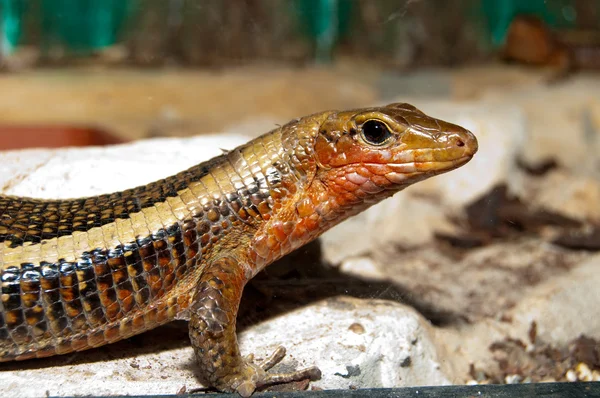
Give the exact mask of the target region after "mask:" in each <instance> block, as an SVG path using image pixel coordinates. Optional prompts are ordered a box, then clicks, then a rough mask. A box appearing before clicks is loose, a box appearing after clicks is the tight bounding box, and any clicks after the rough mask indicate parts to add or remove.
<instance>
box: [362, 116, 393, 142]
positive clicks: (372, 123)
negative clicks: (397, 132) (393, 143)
mask: <svg viewBox="0 0 600 398" xmlns="http://www.w3.org/2000/svg"><path fill="white" fill-rule="evenodd" d="M362 136H363V138H364V139H365V141H367V142H368V143H369V144H372V145H381V144H385V143H386V142H387V140H388V139H389V138H390V137H391V136H392V133H391V132H390V129H389V128H388V126H387V125H386V124H385V123H383V122H380V121H378V120H367V121H366V122H365V123H364V124H363V125H362Z"/></svg>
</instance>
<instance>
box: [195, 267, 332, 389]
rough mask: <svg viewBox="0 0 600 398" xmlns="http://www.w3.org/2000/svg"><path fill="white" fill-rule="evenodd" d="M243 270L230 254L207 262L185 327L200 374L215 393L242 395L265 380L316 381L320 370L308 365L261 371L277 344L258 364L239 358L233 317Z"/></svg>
mask: <svg viewBox="0 0 600 398" xmlns="http://www.w3.org/2000/svg"><path fill="white" fill-rule="evenodd" d="M245 270H246V267H244V266H241V264H239V263H238V261H236V260H235V259H234V258H231V257H222V258H220V259H219V260H217V261H214V262H212V263H211V264H209V265H208V266H207V268H206V269H205V270H204V272H203V274H202V276H201V278H200V280H199V283H198V286H197V287H196V291H195V294H194V298H193V303H192V306H191V314H190V323H189V329H190V340H191V342H192V346H193V347H194V352H195V354H196V359H197V361H198V363H199V365H200V374H201V376H202V378H203V379H204V380H205V381H206V382H208V383H210V384H211V385H212V386H214V387H216V388H217V389H219V390H221V391H226V392H234V391H237V392H238V393H239V394H240V395H241V396H243V397H249V396H250V395H252V393H253V392H254V390H256V389H257V388H259V387H262V386H266V385H270V384H276V383H287V382H291V381H298V380H304V379H307V378H308V379H311V380H315V379H318V378H319V377H320V376H321V372H320V370H319V369H318V368H317V367H314V366H313V367H310V368H306V369H302V370H299V371H296V372H292V373H288V374H269V373H267V370H268V369H269V368H271V367H272V366H274V365H275V364H277V363H278V362H279V361H280V360H281V359H282V358H283V356H284V355H285V350H284V349H283V347H279V348H278V349H277V350H276V351H275V353H273V355H272V356H271V357H270V358H268V359H266V360H265V361H263V362H262V363H259V364H255V363H253V362H252V360H251V359H250V358H248V359H244V358H242V356H241V354H240V350H239V347H238V342H237V337H236V333H235V321H236V317H237V312H238V307H239V303H240V298H241V296H242V291H243V289H244V285H245V284H246V282H247V281H248V277H247V276H246V272H245Z"/></svg>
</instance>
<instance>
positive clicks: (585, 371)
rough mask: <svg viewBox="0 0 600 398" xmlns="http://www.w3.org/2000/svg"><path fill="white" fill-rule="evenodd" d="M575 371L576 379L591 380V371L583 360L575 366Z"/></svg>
mask: <svg viewBox="0 0 600 398" xmlns="http://www.w3.org/2000/svg"><path fill="white" fill-rule="evenodd" d="M575 372H576V373H577V379H578V380H579V381H592V380H593V377H592V371H591V370H590V368H589V367H588V366H587V365H586V364H585V363H583V362H580V363H578V364H577V366H575Z"/></svg>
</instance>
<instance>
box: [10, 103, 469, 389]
mask: <svg viewBox="0 0 600 398" xmlns="http://www.w3.org/2000/svg"><path fill="white" fill-rule="evenodd" d="M476 151H477V141H476V139H475V137H474V136H473V135H472V134H471V133H470V132H468V131H467V130H465V129H463V128H461V127H459V126H456V125H453V124H450V123H446V122H443V121H440V120H437V119H434V118H431V117H428V116H426V115H425V114H423V113H422V112H421V111H419V110H417V109H416V108H414V107H413V106H411V105H407V104H391V105H388V106H385V107H379V108H368V109H359V110H352V111H345V112H335V111H329V112H323V113H319V114H315V115H311V116H307V117H304V118H301V119H298V120H295V121H292V122H290V123H288V124H286V125H284V126H282V127H280V128H278V129H276V130H273V131H271V132H269V133H267V134H265V135H263V136H261V137H259V138H257V139H255V140H253V141H250V142H249V143H247V144H246V145H243V146H241V147H239V148H236V149H234V150H232V151H231V152H228V153H227V154H224V155H221V156H219V157H216V158H214V159H212V160H210V161H208V162H205V163H202V164H200V165H198V166H195V167H192V168H191V169H189V170H186V171H183V172H181V173H179V174H177V175H175V176H173V177H169V178H166V179H164V180H160V181H157V182H155V183H152V184H148V185H146V186H143V187H138V188H134V189H130V190H127V191H123V192H119V193H115V194H110V195H101V196H96V197H90V198H83V199H73V200H50V201H48V200H38V199H30V198H17V197H10V196H0V215H1V217H0V242H1V243H0V267H1V272H2V275H1V283H2V285H1V289H2V292H1V293H2V295H1V300H0V313H1V316H0V360H1V361H10V360H23V359H29V358H40V357H46V356H50V355H56V354H64V353H68V352H72V351H81V350H86V349H89V348H92V347H98V346H101V345H104V344H108V343H112V342H114V341H117V340H120V339H123V338H127V337H130V336H133V335H135V334H138V333H141V332H143V331H146V330H149V329H152V328H155V327H157V326H159V325H162V324H164V323H166V322H169V321H171V320H173V319H176V318H185V319H189V320H190V339H191V342H192V345H193V347H194V350H195V353H196V357H197V360H198V362H199V364H200V372H201V375H202V377H203V379H204V381H205V382H206V383H207V384H210V385H212V386H214V387H216V388H217V389H219V390H222V391H230V392H233V391H237V392H238V393H239V394H240V395H242V396H246V397H247V396H249V395H251V394H252V393H253V392H254V390H255V389H256V388H259V387H262V386H265V385H268V384H273V383H280V382H287V381H292V380H300V379H305V378H313V379H314V378H318V377H319V374H320V373H319V370H318V369H317V368H315V367H312V368H308V369H304V370H300V371H298V372H294V373H291V374H284V375H274V374H269V373H267V372H266V371H267V370H268V369H269V368H270V367H271V366H273V365H274V364H275V363H277V362H278V361H279V360H280V359H281V358H282V357H283V355H284V350H283V349H279V350H277V351H276V353H275V354H274V355H273V357H272V358H270V359H268V360H267V361H265V362H264V363H262V364H254V363H252V362H251V360H249V359H244V358H242V356H241V354H240V352H239V349H238V344H237V339H236V333H235V320H236V316H237V311H238V306H239V301H240V297H241V295H242V291H243V288H244V286H245V284H246V283H247V282H248V281H249V280H250V279H251V278H252V277H253V276H255V275H256V274H257V273H258V272H260V271H261V270H262V269H263V268H265V267H266V266H267V265H269V264H270V263H272V262H273V261H275V260H277V259H278V258H280V257H282V256H284V255H286V254H287V253H289V252H291V251H292V250H294V249H297V248H299V247H300V246H302V245H304V244H306V243H307V242H309V241H311V240H313V239H315V238H316V237H318V236H319V235H320V234H321V233H322V232H323V231H325V230H327V229H329V228H331V227H332V226H334V225H336V224H338V223H339V222H341V221H343V220H344V219H346V218H348V217H350V216H352V215H354V214H356V213H359V212H360V211H362V210H364V209H366V208H368V207H369V206H371V205H373V204H374V203H377V202H379V201H381V200H382V199H385V198H387V197H389V196H391V195H392V194H394V193H395V192H398V191H400V190H402V189H404V188H405V187H407V186H409V185H411V184H413V183H415V182H417V181H421V180H423V179H425V178H428V177H431V176H434V175H437V174H440V173H443V172H446V171H449V170H452V169H455V168H457V167H459V166H461V165H463V164H465V163H466V162H467V161H469V160H470V159H471V157H472V156H473V155H474V154H475V152H476Z"/></svg>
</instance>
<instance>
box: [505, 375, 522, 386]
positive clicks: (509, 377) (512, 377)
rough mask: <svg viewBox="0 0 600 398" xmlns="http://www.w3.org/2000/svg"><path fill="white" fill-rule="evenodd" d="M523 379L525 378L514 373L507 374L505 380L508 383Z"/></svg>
mask: <svg viewBox="0 0 600 398" xmlns="http://www.w3.org/2000/svg"><path fill="white" fill-rule="evenodd" d="M521 380H523V378H522V377H521V376H520V375H517V374H514V375H506V377H505V378H504V382H505V383H506V384H518V383H520V382H521Z"/></svg>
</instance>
